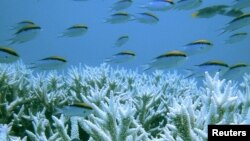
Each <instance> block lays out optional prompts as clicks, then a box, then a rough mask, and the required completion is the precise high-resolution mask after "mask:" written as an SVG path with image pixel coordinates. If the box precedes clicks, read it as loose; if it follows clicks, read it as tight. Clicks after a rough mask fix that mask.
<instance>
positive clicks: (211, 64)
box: [185, 60, 229, 78]
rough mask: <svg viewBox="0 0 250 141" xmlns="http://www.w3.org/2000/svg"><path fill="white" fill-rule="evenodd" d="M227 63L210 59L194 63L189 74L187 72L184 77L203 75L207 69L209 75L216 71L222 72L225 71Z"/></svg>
mask: <svg viewBox="0 0 250 141" xmlns="http://www.w3.org/2000/svg"><path fill="white" fill-rule="evenodd" d="M228 67H229V65H228V64H226V63H225V62H223V61H218V60H212V61H206V62H204V63H201V64H199V65H195V66H194V67H193V68H191V69H188V70H191V74H188V75H187V76H186V77H185V78H189V77H204V74H205V72H206V71H207V72H208V73H209V74H210V75H214V74H215V73H216V72H221V74H223V73H224V72H225V71H227V69H228Z"/></svg>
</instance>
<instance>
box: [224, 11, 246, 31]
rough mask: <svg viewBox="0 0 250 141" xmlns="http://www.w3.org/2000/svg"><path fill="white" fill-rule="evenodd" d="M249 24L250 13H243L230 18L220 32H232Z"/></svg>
mask: <svg viewBox="0 0 250 141" xmlns="http://www.w3.org/2000/svg"><path fill="white" fill-rule="evenodd" d="M249 25H250V13H248V14H243V15H241V16H238V17H236V18H234V19H233V20H231V21H230V22H229V23H228V24H227V25H226V26H225V27H224V28H223V29H222V30H223V31H222V32H221V33H220V35H221V34H223V33H225V32H232V31H235V30H238V29H240V28H243V27H246V26H249Z"/></svg>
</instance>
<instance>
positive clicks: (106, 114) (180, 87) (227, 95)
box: [0, 62, 250, 141]
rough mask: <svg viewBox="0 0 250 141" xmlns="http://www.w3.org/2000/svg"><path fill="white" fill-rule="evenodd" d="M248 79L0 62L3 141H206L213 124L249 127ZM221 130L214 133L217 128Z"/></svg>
mask: <svg viewBox="0 0 250 141" xmlns="http://www.w3.org/2000/svg"><path fill="white" fill-rule="evenodd" d="M249 107H250V76H249V75H244V80H243V81H242V82H241V83H236V82H233V81H231V80H229V81H226V80H221V79H220V78H219V73H216V74H215V75H214V76H211V75H209V73H207V72H206V73H205V78H204V81H203V85H202V86H197V84H196V81H195V80H194V79H184V77H183V76H182V75H179V74H178V73H163V72H162V71H155V72H154V73H152V74H151V75H150V74H144V73H142V74H141V73H138V72H135V71H130V70H125V69H122V68H116V69H114V68H112V67H110V66H109V65H106V64H102V65H101V66H99V67H89V66H84V67H83V66H79V67H72V68H70V69H68V70H66V71H65V72H63V73H58V72H55V71H54V72H48V73H42V72H37V73H34V72H32V71H31V70H30V69H27V68H26V66H25V65H23V64H22V63H21V62H18V63H15V64H0V140H1V141H8V140H13V141H18V140H19V141H26V140H31V141H77V140H82V141H84V140H89V141H147V140H155V141H203V140H207V138H208V137H207V130H208V126H207V125H209V124H250V108H249ZM214 132H216V131H214Z"/></svg>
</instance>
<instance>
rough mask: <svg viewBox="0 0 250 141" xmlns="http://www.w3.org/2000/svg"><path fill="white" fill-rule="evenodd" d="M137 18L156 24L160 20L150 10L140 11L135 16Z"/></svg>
mask: <svg viewBox="0 0 250 141" xmlns="http://www.w3.org/2000/svg"><path fill="white" fill-rule="evenodd" d="M135 19H136V20H137V21H139V22H140V23H145V24H156V23H157V22H159V18H158V17H157V16H156V15H154V14H152V13H150V12H143V13H139V14H137V16H135Z"/></svg>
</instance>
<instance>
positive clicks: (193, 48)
mask: <svg viewBox="0 0 250 141" xmlns="http://www.w3.org/2000/svg"><path fill="white" fill-rule="evenodd" d="M212 47H213V43H211V42H210V41H208V40H196V41H193V42H191V43H188V44H186V45H185V46H184V49H183V51H184V52H185V53H186V54H187V55H188V56H192V55H197V54H202V53H206V52H208V51H209V50H211V49H212Z"/></svg>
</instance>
